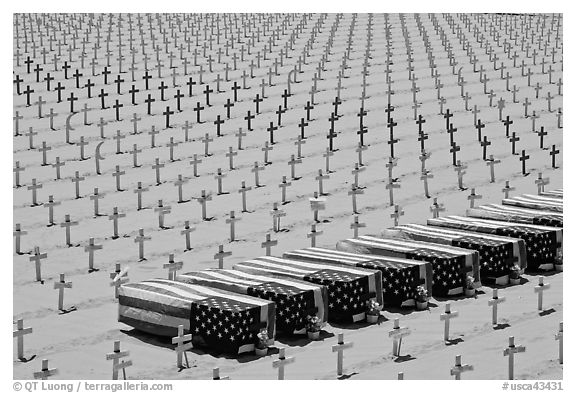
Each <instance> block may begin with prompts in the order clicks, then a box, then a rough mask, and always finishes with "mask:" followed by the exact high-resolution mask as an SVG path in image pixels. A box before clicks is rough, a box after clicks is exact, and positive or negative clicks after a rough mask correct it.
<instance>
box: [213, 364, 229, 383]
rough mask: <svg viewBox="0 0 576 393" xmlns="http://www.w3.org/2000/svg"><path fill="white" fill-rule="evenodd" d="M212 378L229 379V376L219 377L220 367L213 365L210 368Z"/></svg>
mask: <svg viewBox="0 0 576 393" xmlns="http://www.w3.org/2000/svg"><path fill="white" fill-rule="evenodd" d="M212 379H213V380H222V379H230V377H221V376H220V367H214V368H213V369H212Z"/></svg>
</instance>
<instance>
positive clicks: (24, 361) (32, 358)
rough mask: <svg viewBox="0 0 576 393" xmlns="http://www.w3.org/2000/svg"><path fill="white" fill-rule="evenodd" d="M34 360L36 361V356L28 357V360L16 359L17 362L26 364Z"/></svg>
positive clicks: (24, 358)
mask: <svg viewBox="0 0 576 393" xmlns="http://www.w3.org/2000/svg"><path fill="white" fill-rule="evenodd" d="M34 359H36V355H32V356H30V357H29V358H28V359H26V357H21V358H18V360H19V361H20V362H22V363H28V362H29V361H31V360H34Z"/></svg>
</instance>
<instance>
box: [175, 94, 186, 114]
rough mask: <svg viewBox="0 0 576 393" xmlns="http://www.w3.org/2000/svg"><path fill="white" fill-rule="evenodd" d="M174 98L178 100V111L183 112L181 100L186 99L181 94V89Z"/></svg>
mask: <svg viewBox="0 0 576 393" xmlns="http://www.w3.org/2000/svg"><path fill="white" fill-rule="evenodd" d="M174 98H176V109H178V112H182V109H180V100H181V99H182V98H184V94H182V93H180V89H178V90H176V94H174Z"/></svg>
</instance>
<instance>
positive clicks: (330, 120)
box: [328, 112, 338, 150]
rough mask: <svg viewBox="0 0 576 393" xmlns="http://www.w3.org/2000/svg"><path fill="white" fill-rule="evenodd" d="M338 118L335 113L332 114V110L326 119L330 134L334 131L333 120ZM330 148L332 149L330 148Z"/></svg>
mask: <svg viewBox="0 0 576 393" xmlns="http://www.w3.org/2000/svg"><path fill="white" fill-rule="evenodd" d="M336 120H338V117H336V115H335V114H334V112H332V113H331V114H330V117H329V118H328V121H329V122H330V134H333V133H334V121H336ZM330 150H332V149H330Z"/></svg>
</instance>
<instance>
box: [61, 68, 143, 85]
mask: <svg viewBox="0 0 576 393" xmlns="http://www.w3.org/2000/svg"><path fill="white" fill-rule="evenodd" d="M62 68H64V67H62ZM68 68H70V67H68ZM111 73H112V72H111V71H108V67H104V71H102V75H104V84H105V85H107V84H108V75H110V74H111ZM66 79H68V78H66ZM146 90H148V86H146Z"/></svg>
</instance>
